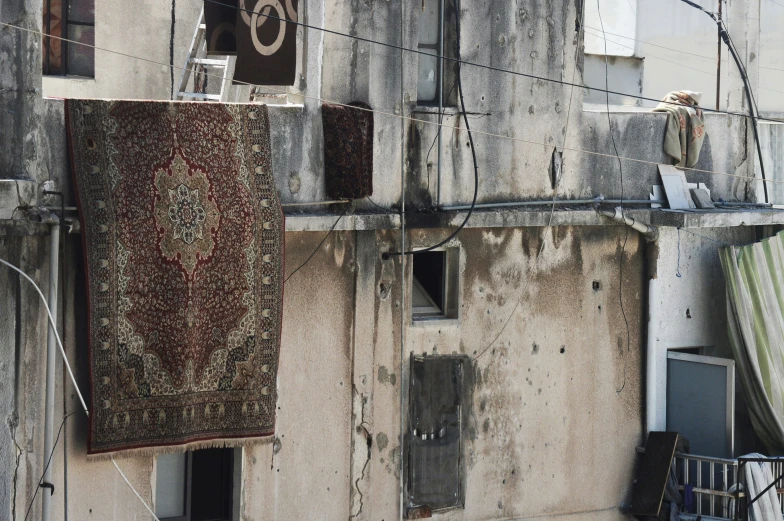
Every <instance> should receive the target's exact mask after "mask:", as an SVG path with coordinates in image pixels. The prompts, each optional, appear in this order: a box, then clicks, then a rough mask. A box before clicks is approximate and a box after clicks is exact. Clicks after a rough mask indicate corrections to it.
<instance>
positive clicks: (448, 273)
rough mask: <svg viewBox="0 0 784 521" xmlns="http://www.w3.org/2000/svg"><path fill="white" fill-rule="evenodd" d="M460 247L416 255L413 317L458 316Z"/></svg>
mask: <svg viewBox="0 0 784 521" xmlns="http://www.w3.org/2000/svg"><path fill="white" fill-rule="evenodd" d="M459 254H460V251H459V249H458V248H447V249H446V250H436V251H428V252H425V253H417V254H416V255H414V256H413V262H412V264H413V268H412V271H413V277H412V281H411V282H412V283H411V315H412V318H413V319H414V320H425V319H434V318H457V311H458V310H457V299H458V289H459V288H458V282H457V281H458V270H457V262H458V256H459Z"/></svg>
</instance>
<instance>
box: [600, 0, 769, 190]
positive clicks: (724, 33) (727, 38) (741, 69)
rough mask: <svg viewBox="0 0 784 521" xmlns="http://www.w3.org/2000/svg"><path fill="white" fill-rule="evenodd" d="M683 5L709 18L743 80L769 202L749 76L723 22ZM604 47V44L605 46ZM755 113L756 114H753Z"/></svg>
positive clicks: (710, 14)
mask: <svg viewBox="0 0 784 521" xmlns="http://www.w3.org/2000/svg"><path fill="white" fill-rule="evenodd" d="M681 2H683V3H684V4H687V5H690V6H691V7H694V8H695V9H698V10H700V11H702V12H703V13H705V14H706V15H708V16H710V17H711V20H713V21H714V22H715V23H716V25H717V26H718V28H719V37H720V38H721V39H722V40H723V41H724V44H725V45H726V46H727V49H728V50H729V51H730V55H731V56H732V59H733V61H734V62H735V65H736V66H737V67H738V72H739V73H740V78H741V80H743V86H744V89H743V90H744V92H745V93H746V99H747V101H748V103H749V116H751V127H752V130H753V131H754V142H755V143H756V145H757V156H758V157H759V164H760V176H761V177H762V180H763V183H762V190H763V192H764V194H765V202H766V203H767V202H768V201H769V199H768V185H767V183H765V182H764V181H765V179H766V178H765V164H764V162H763V161H762V145H761V144H760V139H759V129H758V128H757V120H758V119H763V118H760V117H759V110H757V104H756V102H755V100H754V94H753V93H752V91H751V85H750V84H749V76H748V74H747V72H746V67H745V65H743V62H742V61H741V59H740V55H739V54H738V50H737V49H736V48H735V44H734V43H733V41H732V38H731V37H730V33H729V32H728V31H727V28H726V25H725V24H724V20H722V19H720V18H719V17H718V16H716V14H714V13H712V12H710V11H706V10H705V9H704V8H703V7H702V6H701V5H699V4H695V3H694V2H692V1H690V0H681ZM605 45H606V44H605ZM755 113H756V114H755Z"/></svg>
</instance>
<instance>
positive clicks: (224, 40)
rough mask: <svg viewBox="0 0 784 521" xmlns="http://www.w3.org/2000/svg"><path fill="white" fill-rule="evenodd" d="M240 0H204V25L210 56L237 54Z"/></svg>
mask: <svg viewBox="0 0 784 521" xmlns="http://www.w3.org/2000/svg"><path fill="white" fill-rule="evenodd" d="M238 8H239V0H204V25H205V26H206V41H207V55H208V56H234V55H235V54H237V34H236V33H237V9H238Z"/></svg>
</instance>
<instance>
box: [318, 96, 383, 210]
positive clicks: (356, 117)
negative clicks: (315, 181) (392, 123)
mask: <svg viewBox="0 0 784 521" xmlns="http://www.w3.org/2000/svg"><path fill="white" fill-rule="evenodd" d="M354 107H356V108H354ZM322 123H323V125H324V175H325V178H326V184H327V194H328V195H329V197H331V198H333V199H361V198H363V197H365V196H368V195H373V112H372V111H371V110H370V105H367V104H366V103H361V102H355V103H351V104H350V106H343V105H332V104H324V106H323V107H322Z"/></svg>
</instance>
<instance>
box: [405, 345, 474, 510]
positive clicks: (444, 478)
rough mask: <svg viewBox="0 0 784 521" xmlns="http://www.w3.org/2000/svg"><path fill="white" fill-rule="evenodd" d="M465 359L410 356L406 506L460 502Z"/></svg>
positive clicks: (430, 507) (435, 506)
mask: <svg viewBox="0 0 784 521" xmlns="http://www.w3.org/2000/svg"><path fill="white" fill-rule="evenodd" d="M465 363H466V359H465V357H459V356H423V357H415V356H413V355H412V356H411V378H410V386H409V400H410V401H409V425H408V430H407V436H406V446H407V457H406V460H405V463H406V490H407V496H408V508H409V509H418V508H424V509H426V510H431V511H435V510H443V509H449V508H455V507H461V506H463V491H462V462H461V444H462V429H461V425H462V405H463V392H464V391H463V385H464V384H463V373H464V364H465Z"/></svg>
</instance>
